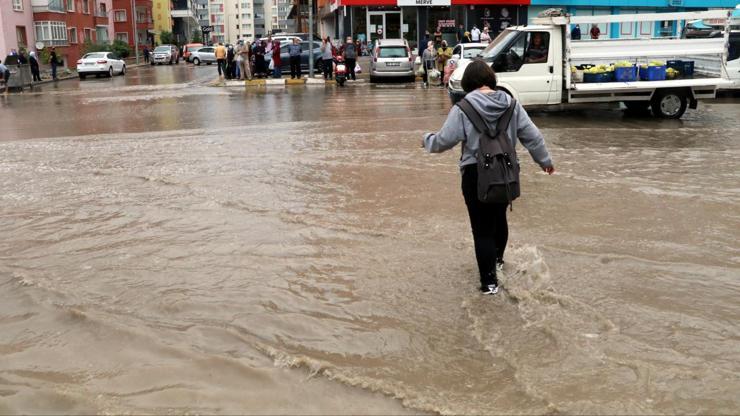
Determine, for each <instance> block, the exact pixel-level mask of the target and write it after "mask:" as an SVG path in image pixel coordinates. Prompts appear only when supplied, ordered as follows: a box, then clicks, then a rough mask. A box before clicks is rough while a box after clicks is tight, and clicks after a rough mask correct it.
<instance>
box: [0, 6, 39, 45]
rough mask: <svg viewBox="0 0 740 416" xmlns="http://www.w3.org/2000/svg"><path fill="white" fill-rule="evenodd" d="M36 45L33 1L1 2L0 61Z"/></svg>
mask: <svg viewBox="0 0 740 416" xmlns="http://www.w3.org/2000/svg"><path fill="white" fill-rule="evenodd" d="M35 43H36V36H35V32H34V26H33V10H32V8H31V0H0V59H5V56H6V55H8V54H9V53H10V51H11V50H13V49H15V50H20V49H30V48H33V45H34V44H35Z"/></svg>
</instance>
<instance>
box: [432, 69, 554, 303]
mask: <svg viewBox="0 0 740 416" xmlns="http://www.w3.org/2000/svg"><path fill="white" fill-rule="evenodd" d="M462 87H463V90H465V92H466V93H467V95H466V96H465V98H464V100H465V102H466V103H468V104H470V106H472V109H473V111H474V112H475V113H477V114H478V115H479V116H480V119H482V120H480V121H481V122H482V124H484V125H485V126H487V127H488V130H489V131H491V128H492V127H496V128H498V124H499V121H501V122H502V123H507V121H506V115H507V113H508V114H509V115H510V116H511V117H510V121H508V125H507V128H505V129H503V132H504V133H505V134H504V135H503V136H506V137H505V138H506V139H507V140H508V143H507V142H505V141H504V142H501V140H502V139H503V137H502V136H499V135H498V134H497V135H496V137H491V136H490V134H489V133H488V132H485V134H484V133H483V132H481V131H480V130H478V128H479V127H476V124H478V123H475V124H474V122H473V121H471V119H470V118H468V116H467V114H466V112H464V111H463V110H462V108H461V107H460V105H455V106H453V107H452V109H451V110H450V112H449V114H448V115H447V120H446V121H445V123H444V125H443V126H442V129H441V130H440V131H438V132H437V133H427V134H425V135H424V140H423V141H422V146H423V147H424V148H425V149H426V150H427V151H428V152H430V153H440V152H444V151H446V150H449V149H452V148H453V147H455V145H456V144H457V143H459V142H462V156H461V158H460V162H459V167H460V171H461V173H462V193H463V197H464V199H465V205H466V206H467V208H468V216H469V218H470V225H471V228H472V230H473V243H474V246H475V257H476V260H477V262H478V273H479V274H480V284H481V286H480V290H481V293H483V294H486V295H492V294H495V293H497V292H498V276H497V271H501V269H503V265H504V251H505V250H506V243H507V241H508V238H509V226H508V223H507V220H506V209H507V208H508V207H509V204H510V202H481V200H479V198H478V180H479V178H478V170H479V167H478V166H479V161H478V158H479V156H480V155H479V153H480V149H481V147H482V146H481V140H498V141H499V143H500V145H501V147H502V148H510V149H511V150H510V154H512V156H513V158H514V163H517V162H516V154H515V152H514V149H515V148H516V144H517V141H519V142H520V143H521V144H522V145H523V146H524V147H525V148H526V149H527V150H528V151H529V154H530V155H531V156H532V159H534V161H535V162H536V163H537V164H538V165H539V166H540V168H542V170H543V171H545V172H546V173H547V174H549V175H552V174H553V173H554V172H555V168H554V166H553V163H552V159H551V157H550V153H549V152H548V151H547V146H546V145H545V139H544V138H543V137H542V133H540V131H539V129H537V126H535V125H534V123H533V122H532V120H530V118H529V116H528V115H527V112H526V111H524V108H523V107H522V106H521V104H520V103H518V102H513V101H512V100H513V98H511V97H510V96H509V95H508V94H507V93H506V92H503V91H496V90H495V88H496V74H495V73H494V71H493V69H491V67H490V66H489V65H488V64H486V62H485V61H483V60H480V59H476V60H474V61H473V62H472V63H471V64H470V65H468V67H467V68H465V73H464V74H463V78H462ZM502 128H503V127H502ZM487 136H488V137H487ZM489 143H490V142H489ZM486 147H488V146H486ZM499 156H501V155H499ZM499 156H495V158H494V159H491V161H490V162H488V159H486V160H487V162H486V163H492V164H495V163H502V162H501V159H500V158H499ZM499 166H503V165H499ZM502 169H503V168H502ZM514 174H515V173H514ZM507 176H509V175H507ZM482 180H483V181H487V178H483V179H482ZM482 184H483V185H486V186H488V185H490V182H482ZM507 185H508V182H507ZM507 194H508V188H507Z"/></svg>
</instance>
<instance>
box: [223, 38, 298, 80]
mask: <svg viewBox="0 0 740 416" xmlns="http://www.w3.org/2000/svg"><path fill="white" fill-rule="evenodd" d="M296 48H297V49H296ZM300 49H301V43H300V39H298V38H295V39H293V43H292V44H291V45H289V46H288V51H289V52H291V53H292V54H294V53H295V52H296V50H297V56H298V58H299V59H300ZM214 52H215V55H216V63H217V65H216V66H217V67H218V75H219V76H221V77H224V78H226V79H239V80H245V79H247V80H251V79H253V78H255V77H256V78H267V77H269V76H272V77H273V78H281V77H282V68H281V67H282V61H281V58H280V53H281V50H280V41H279V40H276V39H275V40H273V39H272V37H271V36H270V37H268V38H267V39H263V40H258V41H255V42H249V41H244V40H239V42H238V43H237V44H236V46H234V45H229V46H228V47H226V46H224V44H223V43H219V44H218V45H217V46H216V48H215V51H214ZM291 57H292V55H291ZM292 62H293V59H291V63H292ZM299 64H300V61H299ZM293 72H294V68H293V67H292V66H291V75H292V76H295V77H300V65H299V66H298V67H297V72H298V73H297V74H295V73H293Z"/></svg>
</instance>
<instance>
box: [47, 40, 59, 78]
mask: <svg viewBox="0 0 740 416" xmlns="http://www.w3.org/2000/svg"><path fill="white" fill-rule="evenodd" d="M49 63H50V64H51V79H53V80H55V81H56V79H57V65H59V61H57V50H56V48H55V47H53V46H52V47H51V52H49Z"/></svg>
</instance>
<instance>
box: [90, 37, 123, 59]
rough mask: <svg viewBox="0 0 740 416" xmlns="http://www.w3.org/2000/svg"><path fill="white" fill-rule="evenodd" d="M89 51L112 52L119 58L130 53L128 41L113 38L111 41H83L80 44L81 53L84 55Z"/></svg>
mask: <svg viewBox="0 0 740 416" xmlns="http://www.w3.org/2000/svg"><path fill="white" fill-rule="evenodd" d="M90 52H113V53H115V54H116V55H118V56H119V57H120V58H121V59H124V58H127V57H128V56H129V55H131V47H130V46H128V43H126V42H123V41H120V40H114V41H113V43H92V42H90V41H85V43H83V44H82V54H83V55H84V54H86V53H90Z"/></svg>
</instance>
